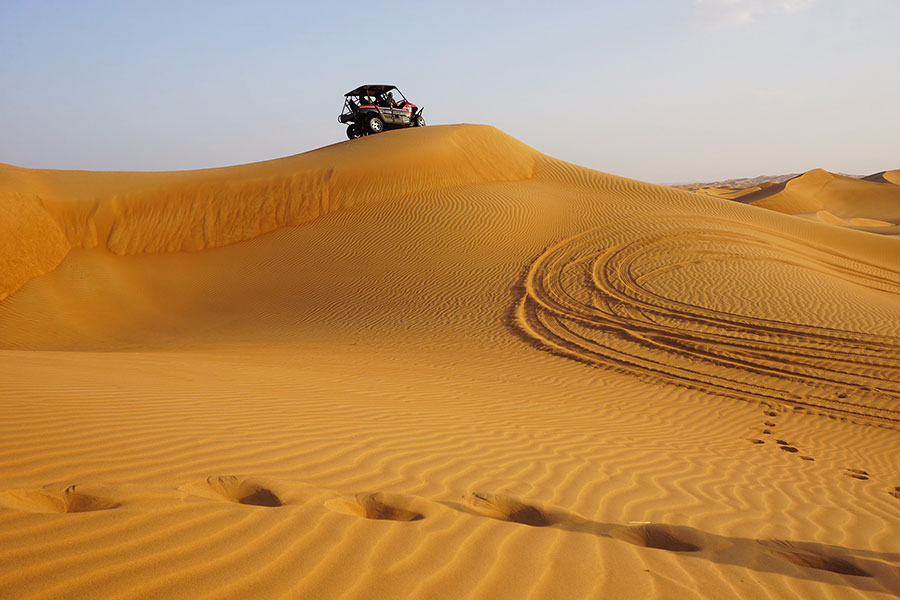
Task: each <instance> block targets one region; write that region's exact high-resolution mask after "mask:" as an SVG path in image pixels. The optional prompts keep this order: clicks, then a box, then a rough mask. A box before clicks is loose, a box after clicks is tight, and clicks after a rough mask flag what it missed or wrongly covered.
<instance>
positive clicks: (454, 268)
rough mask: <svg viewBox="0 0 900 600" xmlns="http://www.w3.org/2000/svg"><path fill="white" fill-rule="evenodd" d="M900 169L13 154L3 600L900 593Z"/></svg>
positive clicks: (403, 142) (1, 349) (6, 182)
mask: <svg viewBox="0 0 900 600" xmlns="http://www.w3.org/2000/svg"><path fill="white" fill-rule="evenodd" d="M891 173H893V175H892V174H891ZM895 175H896V172H888V173H886V174H883V175H882V178H883V179H884V180H885V181H861V182H860V181H854V182H853V183H852V184H851V183H850V182H844V181H843V180H841V179H839V178H837V177H835V176H832V177H831V179H828V178H826V177H825V176H824V175H822V174H812V176H810V174H807V175H804V176H803V177H800V178H798V179H796V180H793V181H792V182H791V183H789V184H787V185H785V186H784V188H783V190H782V191H780V192H778V193H776V194H772V195H770V196H768V197H767V198H765V199H761V200H760V201H758V202H755V203H754V204H755V205H747V204H742V203H740V202H735V201H732V200H728V199H721V198H716V197H712V196H705V195H700V194H696V193H693V192H690V191H683V190H676V189H673V188H669V187H663V186H656V185H651V184H647V183H641V182H638V181H633V180H629V179H624V178H621V177H617V176H614V175H609V174H605V173H601V172H597V171H592V170H589V169H586V168H582V167H578V166H575V165H571V164H568V163H565V162H562V161H559V160H556V159H553V158H551V157H548V156H546V155H543V154H541V153H540V152H538V151H536V150H534V149H532V148H529V147H527V146H525V145H524V144H521V143H520V142H518V141H516V140H515V139H513V138H511V137H509V136H507V135H506V134H504V133H501V132H500V131H498V130H496V129H494V128H491V127H487V126H474V125H463V126H439V127H427V128H424V129H413V130H408V131H397V132H388V133H384V134H380V135H377V136H370V137H367V138H363V139H360V140H354V141H349V142H343V143H339V144H335V145H333V146H329V147H326V148H321V149H318V150H314V151H312V152H308V153H305V154H300V155H297V156H292V157H288V158H283V159H278V160H271V161H267V162H261V163H256V164H249V165H243V166H236V167H228V168H221V169H209V170H200V171H184V172H171V173H107V172H75V171H44V170H30V169H23V168H18V167H13V166H0V233H2V235H0V295H2V296H3V297H4V299H3V300H2V301H0V414H2V415H3V418H2V420H0V454H2V456H3V460H2V461H0V558H2V560H0V597H2V598H16V599H19V598H35V599H37V598H43V599H48V598H316V599H319V598H323V599H325V598H360V599H391V600H394V599H398V598H420V599H423V600H424V599H429V600H431V599H463V598H470V599H476V598H478V599H480V598H492V599H510V600H513V599H517V600H518V599H524V598H554V599H556V598H561V599H574V598H620V599H631V598H710V599H713V598H715V599H722V598H767V599H782V598H816V599H831V598H891V597H895V596H896V595H897V594H900V434H898V425H900V262H898V257H900V239H897V238H896V237H895V236H890V235H875V234H873V233H871V232H869V231H858V230H855V229H854V226H844V225H842V226H840V227H835V226H833V225H829V224H826V223H823V222H822V221H824V220H826V219H827V217H826V219H818V218H817V219H808V218H807V219H804V218H798V217H796V216H793V215H792V214H784V213H786V212H790V213H797V214H800V213H810V212H812V213H813V214H815V213H816V212H817V211H827V212H828V213H829V214H831V215H834V216H835V217H836V218H838V219H841V220H842V221H846V222H848V223H849V222H852V219H871V220H877V221H883V222H885V223H892V224H894V225H896V224H897V223H898V222H900V221H898V219H900V212H898V211H900V201H898V200H897V196H896V195H895V194H896V193H895V192H893V191H890V192H888V191H886V190H889V189H892V188H889V187H888V186H893V187H896V188H897V190H900V186H897V185H896V183H895V182H894V183H892V182H893V181H894V179H891V177H894V176H895ZM801 180H802V181H801ZM807 180H809V181H807ZM813 180H815V181H813ZM820 181H824V183H822V184H821V185H820ZM857 184H858V185H870V186H879V187H878V189H879V190H883V191H879V192H878V193H877V194H872V195H871V196H866V197H865V202H864V208H865V210H862V208H860V207H861V206H863V205H862V204H860V203H859V202H855V203H850V202H847V203H846V207H847V209H846V210H843V209H842V208H840V206H843V205H842V204H841V202H842V200H841V198H843V196H842V194H845V193H851V192H852V193H853V194H856V193H857V191H859V190H860V189H861V188H855V187H853V188H852V189H851V185H857ZM815 186H819V188H820V190H825V191H826V193H825V196H821V195H818V196H815V197H816V198H819V200H817V202H819V204H814V203H813V202H806V201H805V200H802V199H798V198H800V196H804V197H806V196H809V197H812V196H813V194H812V193H811V192H808V190H807V188H812V187H815ZM804 190H807V191H804ZM761 191H763V192H765V191H766V190H761ZM795 192H796V194H795ZM801 192H803V193H801ZM779 194H781V195H782V196H783V198H779V197H778V195H779ZM892 194H894V195H892ZM856 197H857V196H854V198H856ZM822 198H824V199H822ZM776 205H777V206H776ZM779 209H783V210H781V211H779ZM869 225H871V223H870V224H869ZM881 228H882V229H884V228H885V227H881ZM888 228H889V227H888ZM875 229H877V228H875Z"/></svg>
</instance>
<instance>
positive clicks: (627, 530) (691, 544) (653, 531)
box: [609, 523, 701, 552]
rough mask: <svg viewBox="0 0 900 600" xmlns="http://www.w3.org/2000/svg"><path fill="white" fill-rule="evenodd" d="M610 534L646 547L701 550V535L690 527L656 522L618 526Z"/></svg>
mask: <svg viewBox="0 0 900 600" xmlns="http://www.w3.org/2000/svg"><path fill="white" fill-rule="evenodd" d="M609 534H610V535H611V536H612V537H614V538H616V539H617V540H622V541H623V542H628V543H629V544H634V545H635V546H643V547H645V548H658V549H660V550H669V551H670V552H699V551H700V550H701V547H700V545H699V542H700V540H699V539H698V538H699V536H698V535H697V534H696V532H695V530H693V529H691V528H690V527H676V526H674V525H665V524H663V523H654V524H649V525H638V526H635V527H617V528H615V529H613V530H612V531H610V533H609ZM695 542H696V543H695Z"/></svg>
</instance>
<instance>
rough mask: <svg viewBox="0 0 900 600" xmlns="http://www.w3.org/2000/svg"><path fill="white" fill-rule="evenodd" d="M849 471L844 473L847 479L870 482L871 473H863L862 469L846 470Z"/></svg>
mask: <svg viewBox="0 0 900 600" xmlns="http://www.w3.org/2000/svg"><path fill="white" fill-rule="evenodd" d="M844 470H845V471H847V472H846V473H844V475H846V476H847V477H852V478H853V479H861V480H862V481H868V479H869V473H868V472H867V471H863V470H862V469H844Z"/></svg>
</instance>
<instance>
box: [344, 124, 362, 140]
mask: <svg viewBox="0 0 900 600" xmlns="http://www.w3.org/2000/svg"><path fill="white" fill-rule="evenodd" d="M365 134H366V132H364V131H363V130H362V127H360V126H358V125H357V124H356V123H351V124H350V125H348V126H347V137H348V138H349V139H351V140H355V139H356V138H361V137H362V136H364V135H365Z"/></svg>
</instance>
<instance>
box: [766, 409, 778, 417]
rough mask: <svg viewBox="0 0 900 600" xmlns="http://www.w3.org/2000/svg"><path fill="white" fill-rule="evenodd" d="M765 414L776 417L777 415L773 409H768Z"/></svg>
mask: <svg viewBox="0 0 900 600" xmlns="http://www.w3.org/2000/svg"><path fill="white" fill-rule="evenodd" d="M766 416H767V417H777V416H778V413H777V412H775V411H774V410H770V411H768V412H767V413H766Z"/></svg>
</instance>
